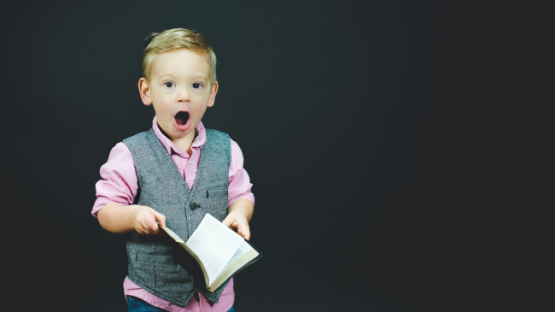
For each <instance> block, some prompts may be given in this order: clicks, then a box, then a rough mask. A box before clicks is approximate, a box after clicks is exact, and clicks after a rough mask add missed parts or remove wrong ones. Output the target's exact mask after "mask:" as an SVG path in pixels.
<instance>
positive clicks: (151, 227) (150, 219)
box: [145, 214, 158, 233]
mask: <svg viewBox="0 0 555 312" xmlns="http://www.w3.org/2000/svg"><path fill="white" fill-rule="evenodd" d="M145 225H146V227H147V229H148V231H149V232H153V233H155V232H157V231H158V224H156V217H155V215H154V214H148V215H147V216H145Z"/></svg>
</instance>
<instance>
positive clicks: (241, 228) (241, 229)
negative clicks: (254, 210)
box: [237, 223, 251, 240]
mask: <svg viewBox="0 0 555 312" xmlns="http://www.w3.org/2000/svg"><path fill="white" fill-rule="evenodd" d="M237 234H239V235H241V236H243V237H244V238H245V239H246V240H249V239H250V238H251V231H250V228H249V225H248V224H243V223H240V224H238V225H237Z"/></svg>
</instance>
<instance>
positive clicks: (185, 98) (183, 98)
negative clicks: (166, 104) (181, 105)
mask: <svg viewBox="0 0 555 312" xmlns="http://www.w3.org/2000/svg"><path fill="white" fill-rule="evenodd" d="M176 100H177V102H189V101H190V99H189V93H188V92H187V88H179V91H178V93H177V99H176Z"/></svg>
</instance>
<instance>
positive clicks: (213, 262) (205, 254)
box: [186, 214, 244, 284]
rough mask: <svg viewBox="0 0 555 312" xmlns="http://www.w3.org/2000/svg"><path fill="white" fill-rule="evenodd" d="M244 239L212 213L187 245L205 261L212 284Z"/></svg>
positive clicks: (203, 221) (205, 218)
mask: <svg viewBox="0 0 555 312" xmlns="http://www.w3.org/2000/svg"><path fill="white" fill-rule="evenodd" d="M243 241H244V240H243V238H242V237H241V236H239V235H238V234H237V233H235V232H233V231H232V230H231V229H229V228H228V227H226V226H225V225H223V224H222V223H221V222H220V221H218V220H217V219H216V218H214V217H212V216H211V215H210V214H206V216H205V217H204V219H203V220H202V222H201V223H200V225H199V226H198V228H197V229H196V230H195V232H194V233H193V235H191V237H190V238H189V239H188V240H187V243H186V245H187V246H188V247H189V248H190V249H191V250H192V251H193V252H194V253H195V254H196V255H197V256H198V258H199V259H200V261H201V262H202V263H203V265H204V268H205V270H206V273H207V275H208V276H207V277H208V284H211V283H212V281H214V279H215V278H216V277H217V276H218V274H219V273H220V272H221V271H222V270H223V269H224V268H225V266H226V264H227V263H229V260H230V259H231V258H232V257H233V255H234V254H235V253H236V252H237V250H238V249H239V247H240V246H241V243H242V242H243Z"/></svg>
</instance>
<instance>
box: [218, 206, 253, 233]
mask: <svg viewBox="0 0 555 312" xmlns="http://www.w3.org/2000/svg"><path fill="white" fill-rule="evenodd" d="M222 223H223V224H224V225H225V226H227V227H229V228H230V229H232V230H234V231H235V232H237V234H239V235H241V236H243V237H244V238H245V239H246V240H249V239H250V238H251V232H250V228H249V221H248V219H247V216H246V214H245V213H244V212H242V211H240V210H236V211H232V212H230V213H229V214H228V215H227V217H226V218H225V219H224V221H223V222H222Z"/></svg>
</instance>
